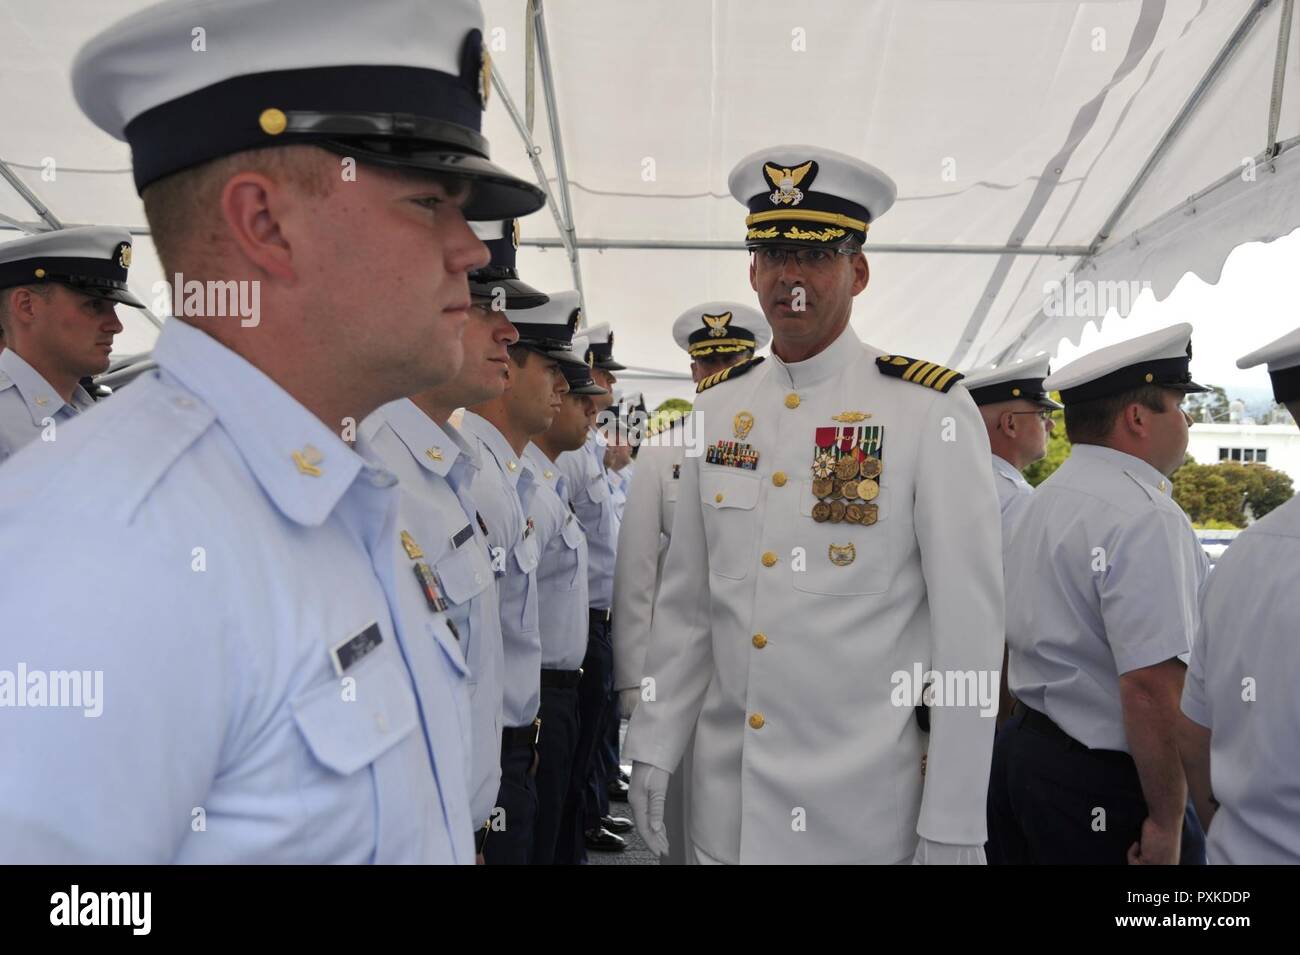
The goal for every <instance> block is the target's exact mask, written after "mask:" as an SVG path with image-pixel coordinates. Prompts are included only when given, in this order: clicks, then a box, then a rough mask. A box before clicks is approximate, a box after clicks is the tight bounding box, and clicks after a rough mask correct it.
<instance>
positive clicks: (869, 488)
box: [858, 478, 880, 501]
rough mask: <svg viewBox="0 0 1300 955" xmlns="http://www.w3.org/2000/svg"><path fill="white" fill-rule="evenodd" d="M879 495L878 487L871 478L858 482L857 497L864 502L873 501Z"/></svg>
mask: <svg viewBox="0 0 1300 955" xmlns="http://www.w3.org/2000/svg"><path fill="white" fill-rule="evenodd" d="M879 494H880V485H879V484H877V483H876V482H875V481H873V480H872V479H871V478H863V479H862V480H861V481H859V482H858V497H860V498H862V499H863V500H864V501H874V500H875V499H876V497H877V496H878V495H879Z"/></svg>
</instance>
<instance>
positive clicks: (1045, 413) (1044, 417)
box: [1007, 408, 1052, 422]
mask: <svg viewBox="0 0 1300 955" xmlns="http://www.w3.org/2000/svg"><path fill="white" fill-rule="evenodd" d="M1007 414H1011V415H1017V414H1032V415H1038V420H1039V421H1043V422H1047V421H1051V420H1052V412H1051V410H1050V409H1048V408H1042V409H1040V410H1038V411H1008V412H1007Z"/></svg>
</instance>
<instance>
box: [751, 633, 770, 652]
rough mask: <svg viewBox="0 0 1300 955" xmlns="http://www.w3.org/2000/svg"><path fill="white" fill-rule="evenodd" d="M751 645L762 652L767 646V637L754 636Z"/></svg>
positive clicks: (757, 634)
mask: <svg viewBox="0 0 1300 955" xmlns="http://www.w3.org/2000/svg"><path fill="white" fill-rule="evenodd" d="M753 643H754V646H755V647H757V648H758V649H759V650H762V649H763V648H764V647H765V646H767V635H766V634H763V633H756V634H754V640H753Z"/></svg>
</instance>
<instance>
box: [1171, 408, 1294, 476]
mask: <svg viewBox="0 0 1300 955" xmlns="http://www.w3.org/2000/svg"><path fill="white" fill-rule="evenodd" d="M1187 453H1188V454H1190V455H1191V456H1192V460H1194V461H1195V462H1196V463H1197V464H1218V463H1219V462H1220V461H1239V462H1241V463H1242V464H1249V463H1251V462H1258V463H1259V464H1267V465H1268V466H1269V467H1271V468H1273V469H1274V470H1277V471H1282V472H1284V473H1285V474H1286V475H1287V476H1289V477H1290V478H1291V480H1292V481H1294V482H1295V484H1296V486H1297V487H1300V428H1297V427H1296V426H1295V425H1294V424H1251V423H1239V422H1230V423H1227V424H1202V423H1200V422H1197V423H1196V424H1194V425H1192V429H1191V438H1190V439H1189V441H1188V443H1187Z"/></svg>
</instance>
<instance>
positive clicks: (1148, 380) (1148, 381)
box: [1146, 372, 1156, 385]
mask: <svg viewBox="0 0 1300 955" xmlns="http://www.w3.org/2000/svg"><path fill="white" fill-rule="evenodd" d="M1155 380H1156V376H1155V375H1153V374H1151V372H1147V377H1146V382H1147V384H1148V385H1149V384H1151V382H1153V381H1155Z"/></svg>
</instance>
